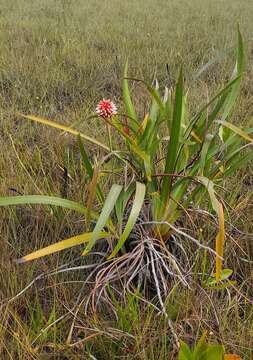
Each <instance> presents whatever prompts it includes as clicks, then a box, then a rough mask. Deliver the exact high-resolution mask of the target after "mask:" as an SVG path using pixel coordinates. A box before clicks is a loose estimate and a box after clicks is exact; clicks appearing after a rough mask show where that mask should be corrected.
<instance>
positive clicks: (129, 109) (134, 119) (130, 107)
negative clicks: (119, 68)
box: [122, 61, 138, 132]
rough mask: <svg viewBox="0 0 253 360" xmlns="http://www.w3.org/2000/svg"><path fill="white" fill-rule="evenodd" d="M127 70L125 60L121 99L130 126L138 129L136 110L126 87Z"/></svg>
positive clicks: (135, 129)
mask: <svg viewBox="0 0 253 360" xmlns="http://www.w3.org/2000/svg"><path fill="white" fill-rule="evenodd" d="M127 70H128V61H127V62H126V65H125V69H124V79H123V84H122V85H123V86H122V87H123V100H124V104H125V107H126V113H127V116H128V118H129V120H130V122H131V128H132V129H133V131H135V132H137V131H138V122H137V116H136V112H135V109H134V106H133V103H132V100H131V96H130V92H129V87H128V80H127Z"/></svg>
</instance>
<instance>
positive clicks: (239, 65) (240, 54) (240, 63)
mask: <svg viewBox="0 0 253 360" xmlns="http://www.w3.org/2000/svg"><path fill="white" fill-rule="evenodd" d="M237 39H238V40H237V60H236V65H235V68H234V71H233V75H232V79H234V78H236V77H237V76H238V75H241V74H242V72H243V67H244V50H243V40H242V35H241V33H240V30H239V27H238V31H237ZM240 85H241V79H240V80H239V81H237V82H236V83H235V84H234V85H233V86H232V88H231V92H230V93H229V95H228V97H227V99H226V103H225V108H224V112H223V115H222V120H225V119H226V118H227V117H228V116H229V114H230V112H231V110H232V108H233V106H234V105H235V102H236V99H237V97H238V94H239V92H240Z"/></svg>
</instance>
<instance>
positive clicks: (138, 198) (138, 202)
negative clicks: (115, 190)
mask: <svg viewBox="0 0 253 360" xmlns="http://www.w3.org/2000/svg"><path fill="white" fill-rule="evenodd" d="M145 193H146V186H145V185H144V184H141V183H139V182H137V183H136V192H135V197H134V201H133V206H132V210H131V212H130V215H129V218H128V220H127V224H126V227H125V230H124V231H123V234H122V235H121V237H120V239H119V241H118V243H117V245H116V246H115V248H114V250H113V252H112V253H111V255H110V257H109V259H111V258H112V257H114V256H115V255H116V254H117V252H118V251H119V250H120V249H121V248H122V246H123V245H124V243H125V241H126V239H127V238H128V236H129V235H130V233H131V231H132V229H133V227H134V225H135V223H136V220H137V218H138V216H139V214H140V211H141V208H142V205H143V202H144V198H145Z"/></svg>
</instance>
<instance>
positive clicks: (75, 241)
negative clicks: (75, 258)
mask: <svg viewBox="0 0 253 360" xmlns="http://www.w3.org/2000/svg"><path fill="white" fill-rule="evenodd" d="M91 235H92V233H91V232H90V233H85V234H81V235H77V236H73V237H71V238H69V239H65V240H62V241H59V242H57V243H56V244H52V245H49V246H46V247H44V248H42V249H40V250H37V251H34V252H32V253H30V254H28V255H26V256H23V257H22V258H20V259H18V260H16V262H17V263H24V262H27V261H31V260H35V259H38V258H40V257H42V256H47V255H50V254H53V253H55V252H58V251H61V250H65V249H68V248H71V247H73V246H77V245H80V244H83V243H84V242H87V241H89V240H90V238H91ZM106 235H107V233H106V232H100V234H99V235H98V239H102V238H104V237H106Z"/></svg>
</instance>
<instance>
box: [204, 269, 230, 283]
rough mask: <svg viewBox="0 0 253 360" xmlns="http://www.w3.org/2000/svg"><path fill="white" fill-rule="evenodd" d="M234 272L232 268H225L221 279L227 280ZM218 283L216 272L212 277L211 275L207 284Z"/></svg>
mask: <svg viewBox="0 0 253 360" xmlns="http://www.w3.org/2000/svg"><path fill="white" fill-rule="evenodd" d="M232 274H233V270H231V269H223V270H222V272H221V275H220V280H221V281H224V280H227V279H228V278H230V276H231V275H232ZM216 284H217V280H216V276H215V274H214V275H213V276H211V277H209V278H208V279H207V281H206V285H208V286H212V285H216Z"/></svg>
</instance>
